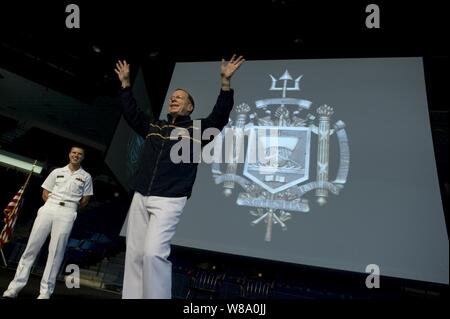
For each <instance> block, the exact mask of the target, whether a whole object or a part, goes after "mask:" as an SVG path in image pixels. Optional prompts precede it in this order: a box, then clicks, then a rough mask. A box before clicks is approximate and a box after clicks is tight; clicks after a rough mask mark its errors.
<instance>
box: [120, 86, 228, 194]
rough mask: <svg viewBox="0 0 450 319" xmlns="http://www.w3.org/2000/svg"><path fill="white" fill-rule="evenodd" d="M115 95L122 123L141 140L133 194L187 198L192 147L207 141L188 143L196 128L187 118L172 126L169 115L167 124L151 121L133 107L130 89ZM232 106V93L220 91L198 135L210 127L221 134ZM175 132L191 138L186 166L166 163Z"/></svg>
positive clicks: (193, 171)
mask: <svg viewBox="0 0 450 319" xmlns="http://www.w3.org/2000/svg"><path fill="white" fill-rule="evenodd" d="M119 95H120V98H121V101H122V103H121V104H122V114H123V116H124V118H125V120H126V121H127V122H128V124H129V125H130V126H131V127H132V128H133V129H134V131H136V133H137V134H139V135H141V136H142V137H143V138H144V139H145V142H144V145H143V146H142V149H141V154H140V156H139V163H138V169H137V175H136V178H135V181H134V186H133V188H134V190H135V191H137V192H139V193H140V194H142V195H144V196H163V197H182V196H187V197H188V198H189V197H190V196H191V192H192V186H193V185H194V181H195V177H196V174H197V165H198V163H194V162H193V156H194V155H195V154H193V143H201V146H204V145H206V144H207V142H208V141H206V142H205V141H198V140H193V139H192V137H194V134H193V130H194V129H199V128H194V127H193V121H192V120H191V118H190V117H189V116H188V115H187V116H177V117H176V118H175V122H173V123H172V120H173V118H172V116H171V115H170V114H167V120H158V119H156V120H155V119H154V118H153V117H152V116H151V115H147V114H146V113H144V112H142V111H141V110H140V109H139V108H138V107H137V103H136V100H135V98H134V97H133V95H132V93H131V89H130V88H126V89H122V90H120V93H119ZM233 104H234V100H233V90H230V91H223V90H221V91H220V94H219V97H218V98H217V102H216V104H215V106H214V108H213V110H212V112H211V113H210V114H209V116H208V117H206V118H204V119H200V121H201V122H200V123H201V133H203V131H204V130H205V129H207V128H210V127H215V128H217V129H219V130H222V129H223V127H224V126H225V125H226V124H227V123H228V119H229V116H230V112H231V110H232V108H233ZM177 128H183V129H187V131H188V132H189V136H190V137H191V138H188V139H189V142H190V143H189V144H190V151H191V156H190V163H184V162H180V163H173V162H172V161H171V159H170V150H171V148H172V146H173V145H174V144H176V143H178V142H179V141H180V139H181V138H182V137H180V138H178V139H170V135H171V132H172V130H174V129H177ZM184 132H186V131H184ZM197 135H199V134H197ZM199 136H202V135H201V134H200V135H199ZM202 142H203V143H202ZM197 149H198V147H197ZM197 155H199V154H197Z"/></svg>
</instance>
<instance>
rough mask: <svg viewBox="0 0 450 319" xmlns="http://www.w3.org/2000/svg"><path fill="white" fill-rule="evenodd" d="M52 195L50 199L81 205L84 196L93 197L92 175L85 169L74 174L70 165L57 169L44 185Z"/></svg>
mask: <svg viewBox="0 0 450 319" xmlns="http://www.w3.org/2000/svg"><path fill="white" fill-rule="evenodd" d="M41 186H42V188H44V189H46V190H48V191H49V192H50V193H51V194H50V195H49V197H48V198H49V199H52V200H56V201H65V202H74V203H77V204H78V203H79V202H80V200H81V198H82V197H83V196H90V195H93V187H92V178H91V175H90V174H89V173H88V172H86V171H85V170H84V169H83V168H81V167H80V168H79V169H78V170H76V171H75V172H72V171H71V170H70V168H69V165H67V166H64V167H61V168H55V169H54V170H53V171H52V172H51V173H50V174H49V175H48V177H47V178H46V179H45V181H44V183H42V185H41Z"/></svg>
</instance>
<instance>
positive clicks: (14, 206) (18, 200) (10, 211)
mask: <svg viewBox="0 0 450 319" xmlns="http://www.w3.org/2000/svg"><path fill="white" fill-rule="evenodd" d="M23 189H24V187H21V188H20V189H19V191H18V192H17V193H16V195H15V196H14V198H13V199H12V200H11V202H10V203H9V204H8V206H6V208H5V209H4V210H3V212H4V213H5V217H4V218H3V221H4V222H5V226H4V227H3V230H2V232H1V234H0V249H2V248H3V245H4V244H6V243H7V242H9V239H10V237H11V234H12V232H13V230H14V225H15V224H16V220H17V215H18V213H19V209H20V206H21V205H22V202H23V200H22V199H23V197H22V194H23Z"/></svg>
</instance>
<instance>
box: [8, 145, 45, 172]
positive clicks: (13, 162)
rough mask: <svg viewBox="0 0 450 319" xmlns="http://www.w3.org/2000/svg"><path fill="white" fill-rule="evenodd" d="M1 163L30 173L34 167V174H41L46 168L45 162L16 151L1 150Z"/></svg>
mask: <svg viewBox="0 0 450 319" xmlns="http://www.w3.org/2000/svg"><path fill="white" fill-rule="evenodd" d="M0 165H2V166H4V167H8V168H14V169H17V170H19V171H22V172H25V173H29V172H30V171H31V169H33V174H36V175H39V174H41V172H42V169H43V168H44V163H42V162H37V161H34V160H32V159H31V158H27V157H24V156H20V155H17V154H14V153H10V152H6V151H4V150H0Z"/></svg>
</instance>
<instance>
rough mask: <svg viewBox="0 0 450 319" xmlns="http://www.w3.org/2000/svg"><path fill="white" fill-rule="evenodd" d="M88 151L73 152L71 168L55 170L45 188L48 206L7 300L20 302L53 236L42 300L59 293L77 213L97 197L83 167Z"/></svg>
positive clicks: (35, 226) (36, 223)
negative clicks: (57, 287) (61, 270)
mask: <svg viewBox="0 0 450 319" xmlns="http://www.w3.org/2000/svg"><path fill="white" fill-rule="evenodd" d="M83 159H84V149H83V148H81V147H78V146H74V147H72V148H71V150H70V153H69V161H70V162H69V164H68V165H67V166H64V167H61V168H56V169H54V170H53V171H52V172H51V173H50V174H49V175H48V177H47V178H46V180H45V181H44V183H43V184H42V188H43V191H42V199H43V200H44V202H45V204H44V205H43V206H42V207H41V208H39V210H38V212H37V217H36V219H35V221H34V224H33V228H32V230H31V234H30V238H29V239H28V244H27V247H26V248H25V251H24V252H23V254H22V257H21V258H20V261H19V264H18V266H17V270H16V275H15V276H14V279H13V281H11V283H10V284H9V286H8V289H7V290H6V291H5V292H4V293H3V297H5V298H16V297H17V295H18V294H19V292H20V290H22V288H23V287H25V285H26V283H27V281H28V277H29V276H30V270H31V267H32V266H33V263H34V261H35V260H36V257H37V256H38V254H39V251H40V250H41V248H42V245H43V244H44V242H45V240H46V239H47V237H48V235H49V234H50V244H49V247H48V258H47V264H46V266H45V270H44V275H43V276H42V280H41V285H40V294H39V296H38V299H49V298H50V296H51V295H52V293H53V290H54V289H55V282H56V276H57V275H58V272H59V268H60V267H61V262H62V260H63V257H64V252H65V249H66V245H67V240H68V239H69V236H70V233H71V231H72V226H73V223H74V221H75V218H76V217H77V209H78V208H79V207H84V206H86V205H87V203H88V202H89V198H90V196H92V195H93V188H92V178H91V175H89V173H88V172H86V171H85V170H84V169H83V168H82V167H81V162H82V161H83Z"/></svg>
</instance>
